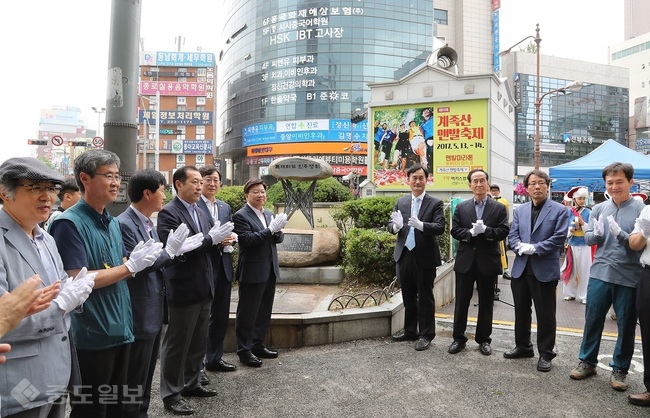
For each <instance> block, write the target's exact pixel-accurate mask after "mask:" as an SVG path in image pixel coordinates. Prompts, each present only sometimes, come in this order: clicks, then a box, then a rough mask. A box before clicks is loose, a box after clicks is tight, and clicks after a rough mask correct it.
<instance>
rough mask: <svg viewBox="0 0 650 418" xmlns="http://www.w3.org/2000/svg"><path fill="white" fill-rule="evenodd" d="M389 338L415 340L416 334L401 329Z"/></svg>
mask: <svg viewBox="0 0 650 418" xmlns="http://www.w3.org/2000/svg"><path fill="white" fill-rule="evenodd" d="M390 339H391V340H393V341H416V340H417V339H418V336H417V335H415V334H409V333H408V332H406V331H404V330H401V331H399V332H398V333H396V334H393V335H392V336H391V337H390Z"/></svg>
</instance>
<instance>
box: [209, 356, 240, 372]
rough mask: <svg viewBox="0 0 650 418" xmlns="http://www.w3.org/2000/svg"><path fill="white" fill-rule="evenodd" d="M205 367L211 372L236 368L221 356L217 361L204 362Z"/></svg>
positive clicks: (231, 370) (228, 370)
mask: <svg viewBox="0 0 650 418" xmlns="http://www.w3.org/2000/svg"><path fill="white" fill-rule="evenodd" d="M205 369H206V370H210V371H211V372H234V371H235V370H237V366H235V365H234V364H231V363H228V362H227V361H224V360H223V359H222V358H220V359H219V361H217V362H216V363H214V364H207V363H206V365H205Z"/></svg>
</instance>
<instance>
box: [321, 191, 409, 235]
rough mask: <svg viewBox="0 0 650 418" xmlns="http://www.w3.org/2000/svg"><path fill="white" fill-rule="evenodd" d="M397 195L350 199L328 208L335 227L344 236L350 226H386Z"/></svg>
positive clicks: (376, 227) (369, 227) (370, 227)
mask: <svg viewBox="0 0 650 418" xmlns="http://www.w3.org/2000/svg"><path fill="white" fill-rule="evenodd" d="M398 197H399V196H388V197H369V198H365V199H358V200H351V201H348V202H345V203H343V205H341V206H338V207H336V208H333V209H331V210H330V214H331V215H332V218H333V219H334V222H336V227H337V228H338V229H339V231H340V232H341V235H342V236H345V235H346V234H347V232H348V231H349V230H350V229H351V228H366V229H381V228H384V229H385V228H386V225H387V224H388V221H389V220H390V214H391V212H392V211H393V207H394V206H395V202H397V199H398Z"/></svg>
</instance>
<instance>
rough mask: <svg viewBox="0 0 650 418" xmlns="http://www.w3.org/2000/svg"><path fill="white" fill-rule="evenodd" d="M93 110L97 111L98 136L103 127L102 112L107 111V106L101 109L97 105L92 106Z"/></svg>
mask: <svg viewBox="0 0 650 418" xmlns="http://www.w3.org/2000/svg"><path fill="white" fill-rule="evenodd" d="M91 109H92V110H93V112H95V113H97V136H101V135H100V132H99V131H100V129H101V127H102V113H104V112H106V108H105V107H102V108H101V109H98V108H96V107H95V106H93V107H91Z"/></svg>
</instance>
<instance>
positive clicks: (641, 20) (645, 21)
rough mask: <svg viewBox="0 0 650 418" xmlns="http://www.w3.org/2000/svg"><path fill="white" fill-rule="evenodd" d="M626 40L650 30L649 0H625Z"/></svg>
mask: <svg viewBox="0 0 650 418" xmlns="http://www.w3.org/2000/svg"><path fill="white" fill-rule="evenodd" d="M623 16H624V17H623V19H624V22H623V23H624V28H623V30H624V32H625V34H624V35H625V38H624V39H625V40H626V41H627V40H628V39H632V38H636V37H637V36H640V35H643V34H646V33H648V32H650V3H649V2H648V0H625V3H624V5H623Z"/></svg>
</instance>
